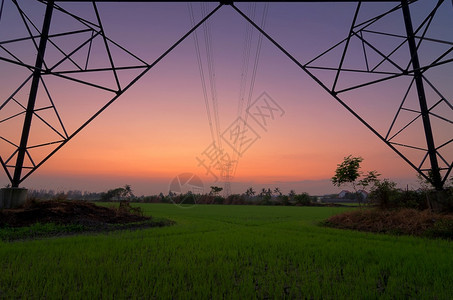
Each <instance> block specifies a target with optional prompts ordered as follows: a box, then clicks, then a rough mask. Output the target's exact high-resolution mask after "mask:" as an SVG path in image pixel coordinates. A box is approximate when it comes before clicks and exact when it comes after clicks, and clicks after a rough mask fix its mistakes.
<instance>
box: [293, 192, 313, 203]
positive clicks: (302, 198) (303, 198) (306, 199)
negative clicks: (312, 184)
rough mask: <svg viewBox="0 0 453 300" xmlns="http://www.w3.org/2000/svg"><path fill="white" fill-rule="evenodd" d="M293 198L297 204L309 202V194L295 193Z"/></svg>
mask: <svg viewBox="0 0 453 300" xmlns="http://www.w3.org/2000/svg"><path fill="white" fill-rule="evenodd" d="M294 200H295V201H296V204H298V205H310V203H311V199H310V195H308V194H307V193H302V194H298V195H295V196H294Z"/></svg>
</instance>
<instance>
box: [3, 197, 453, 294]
mask: <svg viewBox="0 0 453 300" xmlns="http://www.w3.org/2000/svg"><path fill="white" fill-rule="evenodd" d="M141 207H142V208H143V210H144V211H145V214H149V215H152V216H154V217H157V218H168V219H171V220H174V221H175V222H176V224H175V225H173V226H168V227H161V228H150V229H144V230H138V231H118V232H109V233H105V234H86V235H76V236H67V237H58V238H56V237H55V238H45V239H39V240H27V241H16V242H8V243H7V242H0V267H1V272H0V298H31V299H55V298H58V299H62V298H64V299H74V298H83V299H99V298H116V299H125V298H127V299H137V298H138V299H255V298H257V299H263V298H272V299H275V298H277V299H278V298H286V299H305V298H308V299H321V298H322V299H344V298H348V299H349V298H352V299H377V298H382V299H401V298H416V299H451V297H452V295H453V244H452V242H451V241H446V240H429V239H424V238H415V237H407V236H389V235H380V234H371V233H362V232H353V231H343V230H338V229H332V228H325V227H321V226H318V223H319V222H320V221H322V220H324V219H326V218H327V217H329V216H331V215H333V214H336V213H340V212H342V211H344V210H345V209H351V208H338V207H279V206H220V205H219V206H216V205H197V206H194V207H192V208H188V209H184V208H180V207H178V206H175V205H170V204H142V205H141Z"/></svg>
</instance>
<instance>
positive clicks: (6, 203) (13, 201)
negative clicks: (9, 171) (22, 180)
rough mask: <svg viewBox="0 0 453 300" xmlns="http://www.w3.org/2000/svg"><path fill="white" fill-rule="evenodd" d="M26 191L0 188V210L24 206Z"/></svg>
mask: <svg viewBox="0 0 453 300" xmlns="http://www.w3.org/2000/svg"><path fill="white" fill-rule="evenodd" d="M26 200H27V189H24V188H2V189H0V209H3V208H6V209H9V208H17V207H20V206H22V205H24V204H25V201H26Z"/></svg>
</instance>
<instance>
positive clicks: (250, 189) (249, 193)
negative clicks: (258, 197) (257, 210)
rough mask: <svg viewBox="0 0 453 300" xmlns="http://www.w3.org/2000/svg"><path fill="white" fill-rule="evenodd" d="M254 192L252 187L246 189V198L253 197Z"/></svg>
mask: <svg viewBox="0 0 453 300" xmlns="http://www.w3.org/2000/svg"><path fill="white" fill-rule="evenodd" d="M255 193H256V192H255V190H254V189H253V187H249V188H248V189H247V191H246V192H245V194H246V195H247V197H248V198H252V197H253V196H254V195H255Z"/></svg>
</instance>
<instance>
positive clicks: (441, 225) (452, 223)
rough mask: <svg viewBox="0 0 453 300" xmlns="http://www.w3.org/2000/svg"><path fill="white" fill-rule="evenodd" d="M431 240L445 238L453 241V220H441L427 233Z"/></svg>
mask: <svg viewBox="0 0 453 300" xmlns="http://www.w3.org/2000/svg"><path fill="white" fill-rule="evenodd" d="M425 236H427V237H430V238H443V239H450V240H453V220H440V221H438V222H436V223H435V224H434V227H433V228H431V229H428V230H427V231H426V232H425Z"/></svg>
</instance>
